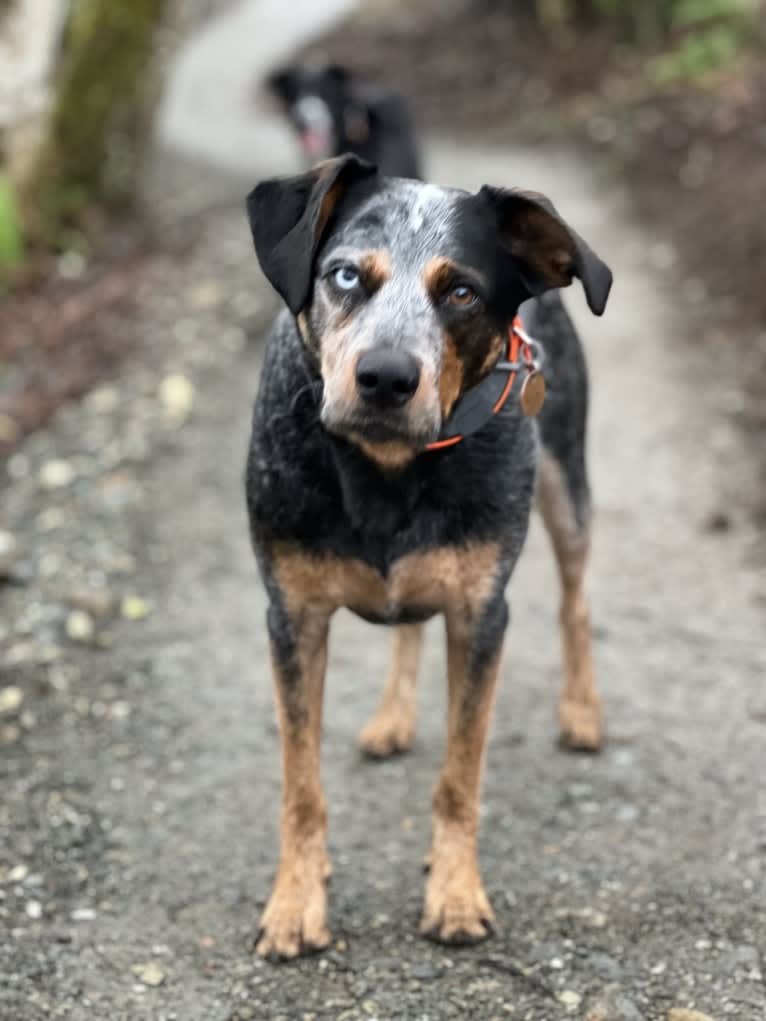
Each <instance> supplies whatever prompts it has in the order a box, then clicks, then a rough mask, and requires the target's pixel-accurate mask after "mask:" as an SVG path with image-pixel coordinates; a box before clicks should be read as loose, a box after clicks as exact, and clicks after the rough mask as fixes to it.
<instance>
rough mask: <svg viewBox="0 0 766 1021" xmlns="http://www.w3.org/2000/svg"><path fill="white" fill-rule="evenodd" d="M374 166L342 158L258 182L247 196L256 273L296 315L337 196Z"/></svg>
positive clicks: (307, 291)
mask: <svg viewBox="0 0 766 1021" xmlns="http://www.w3.org/2000/svg"><path fill="white" fill-rule="evenodd" d="M376 173H377V167H375V166H373V164H372V163H366V162H365V161H364V160H360V159H358V158H357V157H356V156H352V155H350V154H347V155H345V156H340V157H338V158H337V159H333V160H327V161H326V162H324V163H320V164H319V165H318V166H317V167H314V169H313V170H310V171H309V172H308V173H306V174H299V175H298V176H297V177H275V178H272V179H271V180H269V181H262V182H261V183H260V184H259V185H257V186H256V187H255V188H254V189H253V191H251V192H250V194H249V195H248V196H247V216H248V219H249V221H250V229H251V231H252V232H253V241H254V242H255V251H256V254H257V256H258V261H259V262H260V264H261V269H262V270H263V272H264V273H265V275H266V277H267V279H268V280H269V282H270V283H271V285H272V287H274V289H275V290H276V291H278V292H279V294H281V295H282V297H283V298H284V300H285V303H286V304H287V307H288V308H289V309H290V311H291V312H292V313H293V314H294V315H297V314H298V312H300V311H301V309H302V308H303V307H304V306H305V304H306V302H307V300H308V298H309V295H310V293H311V283H312V270H313V265H314V256H315V255H316V252H317V248H318V247H319V242H320V241H321V239H322V234H323V232H324V230H325V228H326V227H327V224H328V223H329V221H330V217H331V216H332V215H333V212H334V211H335V209H336V207H337V205H338V203H339V202H340V200H341V198H342V197H343V195H344V194H345V192H346V191H347V189H348V188H349V187H350V185H351V184H353V182H354V181H358V180H360V179H361V178H364V177H371V176H372V175H374V174H376Z"/></svg>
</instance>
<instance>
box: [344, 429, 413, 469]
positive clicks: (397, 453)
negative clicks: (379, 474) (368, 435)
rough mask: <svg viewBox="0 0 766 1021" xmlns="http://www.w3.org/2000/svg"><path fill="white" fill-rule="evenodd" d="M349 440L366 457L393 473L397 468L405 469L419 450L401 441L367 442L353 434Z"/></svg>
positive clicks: (357, 434)
mask: <svg viewBox="0 0 766 1021" xmlns="http://www.w3.org/2000/svg"><path fill="white" fill-rule="evenodd" d="M349 439H350V440H351V442H352V443H354V444H355V445H356V446H357V447H359V449H360V450H361V451H362V453H363V454H364V455H365V457H368V458H369V459H370V460H371V461H374V462H375V463H376V464H377V465H379V466H380V467H381V468H384V469H386V470H387V471H391V470H393V469H396V468H404V467H405V465H408V464H409V463H410V461H412V460H413V459H414V457H415V455H416V454H417V449H416V448H415V447H413V446H410V445H409V444H408V443H402V442H401V441H400V440H387V441H384V442H380V443H376V442H373V441H372V440H366V439H365V438H364V437H363V436H360V435H359V433H351V434H350V436H349Z"/></svg>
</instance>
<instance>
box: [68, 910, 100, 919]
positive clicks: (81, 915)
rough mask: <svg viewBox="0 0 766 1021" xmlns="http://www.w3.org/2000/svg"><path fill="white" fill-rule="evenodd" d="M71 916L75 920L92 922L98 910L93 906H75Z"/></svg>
mask: <svg viewBox="0 0 766 1021" xmlns="http://www.w3.org/2000/svg"><path fill="white" fill-rule="evenodd" d="M69 917H70V918H71V919H72V921H73V922H92V921H93V919H94V918H95V917H96V912H95V911H94V910H93V908H75V909H74V911H73V912H72V913H71V915H70V916H69Z"/></svg>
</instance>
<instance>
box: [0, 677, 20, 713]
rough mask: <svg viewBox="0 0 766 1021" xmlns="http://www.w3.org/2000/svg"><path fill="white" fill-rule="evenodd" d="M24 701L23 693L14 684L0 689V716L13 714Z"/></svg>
mask: <svg viewBox="0 0 766 1021" xmlns="http://www.w3.org/2000/svg"><path fill="white" fill-rule="evenodd" d="M23 701H24V692H23V691H22V690H21V688H17V687H16V685H15V684H10V685H9V686H8V687H7V688H0V714H3V713H15V712H16V711H17V710H18V708H19V706H20V705H21V703H22V702H23Z"/></svg>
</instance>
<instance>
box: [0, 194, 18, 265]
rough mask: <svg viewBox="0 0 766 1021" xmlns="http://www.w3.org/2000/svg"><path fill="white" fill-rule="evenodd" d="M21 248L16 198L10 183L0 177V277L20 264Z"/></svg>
mask: <svg viewBox="0 0 766 1021" xmlns="http://www.w3.org/2000/svg"><path fill="white" fill-rule="evenodd" d="M22 256H23V246H22V243H21V225H20V223H19V217H18V213H17V210H16V196H15V195H14V192H13V188H12V187H11V185H10V182H9V181H8V180H7V179H6V178H4V177H2V176H0V277H2V276H4V275H6V274H7V273H8V272H9V271H10V270H14V269H16V268H17V267H18V266H19V265H20V264H21V259H22Z"/></svg>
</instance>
